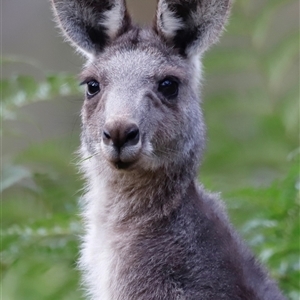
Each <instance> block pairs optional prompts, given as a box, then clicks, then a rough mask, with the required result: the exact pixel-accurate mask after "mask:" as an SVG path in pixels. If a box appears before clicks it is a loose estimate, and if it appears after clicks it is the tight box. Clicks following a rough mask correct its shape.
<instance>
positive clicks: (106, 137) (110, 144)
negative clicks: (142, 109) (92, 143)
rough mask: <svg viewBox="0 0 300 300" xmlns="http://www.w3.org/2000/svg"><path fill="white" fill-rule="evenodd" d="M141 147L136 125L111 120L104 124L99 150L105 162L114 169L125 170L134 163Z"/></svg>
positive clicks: (120, 120) (138, 130)
mask: <svg viewBox="0 0 300 300" xmlns="http://www.w3.org/2000/svg"><path fill="white" fill-rule="evenodd" d="M141 146H142V144H141V136H140V129H139V127H138V125H137V124H136V123H134V122H132V121H129V120H123V119H112V120H109V121H107V122H106V123H105V124H104V126H103V130H102V137H101V149H102V151H103V154H104V157H105V158H106V160H107V161H108V162H110V163H111V164H113V165H114V166H115V167H117V168H120V169H125V168H127V167H129V166H131V165H132V164H133V163H134V162H136V161H137V160H138V158H139V154H140V151H141Z"/></svg>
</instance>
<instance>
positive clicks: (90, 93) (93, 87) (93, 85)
mask: <svg viewBox="0 0 300 300" xmlns="http://www.w3.org/2000/svg"><path fill="white" fill-rule="evenodd" d="M99 91H100V84H99V82H98V81H96V80H91V81H89V82H87V92H86V94H87V97H88V99H90V98H92V97H94V96H95V95H96V94H98V93H99Z"/></svg>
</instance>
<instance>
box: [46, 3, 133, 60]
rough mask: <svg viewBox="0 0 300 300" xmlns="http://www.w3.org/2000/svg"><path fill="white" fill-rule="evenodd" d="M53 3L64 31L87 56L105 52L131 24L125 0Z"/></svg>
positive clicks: (71, 41)
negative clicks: (109, 44) (106, 47)
mask: <svg viewBox="0 0 300 300" xmlns="http://www.w3.org/2000/svg"><path fill="white" fill-rule="evenodd" d="M52 4H53V8H54V13H55V15H56V19H57V22H58V24H59V26H60V27H61V29H62V32H63V34H64V35H65V36H66V37H67V39H68V40H69V41H70V43H71V44H72V45H73V46H75V47H76V48H77V50H79V51H80V52H82V53H83V54H85V55H86V56H91V55H95V54H96V53H99V52H101V51H102V50H103V48H104V47H105V46H106V45H107V44H108V43H109V42H110V41H111V40H113V39H115V38H116V37H117V36H119V35H121V34H122V33H124V32H126V31H127V30H129V28H130V26H131V19H130V17H129V14H128V12H127V8H126V4H125V0H93V1H82V0H69V1H66V0H65V1H61V0H52Z"/></svg>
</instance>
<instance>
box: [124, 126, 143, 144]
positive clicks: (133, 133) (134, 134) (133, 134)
mask: <svg viewBox="0 0 300 300" xmlns="http://www.w3.org/2000/svg"><path fill="white" fill-rule="evenodd" d="M139 133H140V132H139V129H138V128H132V129H131V130H130V131H129V132H128V133H127V136H126V142H129V141H133V140H139Z"/></svg>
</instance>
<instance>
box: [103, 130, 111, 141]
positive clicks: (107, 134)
mask: <svg viewBox="0 0 300 300" xmlns="http://www.w3.org/2000/svg"><path fill="white" fill-rule="evenodd" d="M103 137H104V138H106V139H110V138H111V136H110V134H109V132H108V131H106V130H103Z"/></svg>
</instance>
